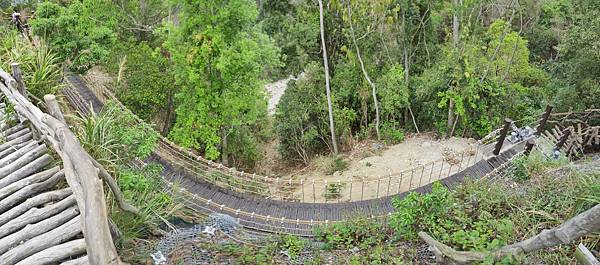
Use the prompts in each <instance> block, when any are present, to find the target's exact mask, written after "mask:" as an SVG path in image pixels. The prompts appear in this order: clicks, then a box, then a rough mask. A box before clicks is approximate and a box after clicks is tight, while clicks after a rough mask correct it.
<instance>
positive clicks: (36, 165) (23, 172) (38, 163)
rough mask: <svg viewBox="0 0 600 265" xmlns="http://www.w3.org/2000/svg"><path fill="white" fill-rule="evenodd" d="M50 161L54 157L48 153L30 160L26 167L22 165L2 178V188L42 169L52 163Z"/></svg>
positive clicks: (0, 180) (0, 182) (0, 184)
mask: <svg viewBox="0 0 600 265" xmlns="http://www.w3.org/2000/svg"><path fill="white" fill-rule="evenodd" d="M50 162H52V157H50V155H48V154H44V155H42V156H40V157H38V158H36V159H35V160H33V161H31V162H29V163H28V164H27V165H25V166H24V167H22V168H20V169H18V170H16V171H13V172H12V173H10V174H9V175H8V176H6V177H4V178H2V179H0V189H2V188H4V187H6V186H8V185H10V184H12V183H13V182H16V181H18V180H20V179H22V178H24V177H26V176H29V175H31V174H33V173H35V172H38V171H39V170H40V169H42V168H44V167H45V166H47V165H48V164H50Z"/></svg>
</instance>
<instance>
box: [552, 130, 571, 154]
mask: <svg viewBox="0 0 600 265" xmlns="http://www.w3.org/2000/svg"><path fill="white" fill-rule="evenodd" d="M569 135H571V130H570V129H569V128H565V129H564V130H563V131H562V136H561V137H560V140H558V143H556V145H555V146H554V150H560V149H561V148H562V147H563V145H565V143H566V142H567V139H569Z"/></svg>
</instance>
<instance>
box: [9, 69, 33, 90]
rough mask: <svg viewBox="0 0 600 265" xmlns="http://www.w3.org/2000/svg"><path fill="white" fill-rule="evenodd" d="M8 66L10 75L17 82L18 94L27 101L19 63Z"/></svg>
mask: <svg viewBox="0 0 600 265" xmlns="http://www.w3.org/2000/svg"><path fill="white" fill-rule="evenodd" d="M10 66H11V67H12V75H13V77H14V78H15V80H16V81H17V88H18V90H19V93H21V95H23V97H25V98H26V99H29V97H28V96H27V88H25V83H24V82H23V75H22V74H21V67H20V66H19V63H12V64H10Z"/></svg>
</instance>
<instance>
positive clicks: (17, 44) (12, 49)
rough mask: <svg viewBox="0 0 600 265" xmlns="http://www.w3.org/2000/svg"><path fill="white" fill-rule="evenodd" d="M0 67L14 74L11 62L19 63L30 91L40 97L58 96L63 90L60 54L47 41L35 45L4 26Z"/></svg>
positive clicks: (0, 31)
mask: <svg viewBox="0 0 600 265" xmlns="http://www.w3.org/2000/svg"><path fill="white" fill-rule="evenodd" d="M0 34H2V37H0V65H1V67H2V69H3V70H4V71H10V69H11V66H10V64H11V63H15V62H16V63H19V64H20V65H21V71H22V74H23V79H24V81H25V85H26V86H27V88H28V91H29V92H30V93H31V94H33V95H34V96H36V97H38V98H42V97H43V96H44V95H46V94H56V93H57V92H58V90H59V88H60V80H61V77H62V68H61V65H60V59H59V57H58V56H57V55H56V53H55V52H54V51H53V50H52V49H51V48H50V47H48V45H47V44H46V42H45V41H44V40H40V41H39V43H38V44H37V45H35V46H34V45H33V44H32V43H30V42H29V41H28V40H27V39H24V38H23V37H22V36H21V35H20V34H18V33H17V31H16V30H13V29H11V28H8V27H6V26H0Z"/></svg>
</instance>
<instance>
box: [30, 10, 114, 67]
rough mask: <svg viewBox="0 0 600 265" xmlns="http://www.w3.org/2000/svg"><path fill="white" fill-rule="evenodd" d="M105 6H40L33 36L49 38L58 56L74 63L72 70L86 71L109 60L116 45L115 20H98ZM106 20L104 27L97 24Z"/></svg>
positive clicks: (32, 27)
mask: <svg viewBox="0 0 600 265" xmlns="http://www.w3.org/2000/svg"><path fill="white" fill-rule="evenodd" d="M106 4H107V3H105V2H102V1H93V0H84V1H82V2H79V1H75V2H71V3H70V4H69V5H68V6H66V7H63V6H60V5H58V4H56V3H53V2H44V3H40V4H39V5H38V6H37V10H36V19H34V20H33V21H32V22H31V29H32V31H33V34H35V35H37V36H41V37H43V38H45V39H46V40H47V41H48V43H49V44H50V45H51V46H52V47H53V48H54V49H56V51H57V53H58V55H59V56H60V57H61V58H62V59H64V60H67V61H69V62H70V63H71V69H73V70H75V71H79V72H82V71H85V70H87V69H89V68H90V67H91V66H93V65H95V64H97V63H99V62H101V61H102V60H104V59H106V58H107V57H108V55H109V48H110V46H111V45H113V44H114V43H115V40H116V35H115V33H114V31H113V29H112V28H113V27H115V23H114V19H113V18H112V17H110V16H106V17H98V16H95V15H94V14H95V12H97V10H100V9H105V8H107V7H106ZM98 20H102V21H103V23H101V24H100V23H97V21H98Z"/></svg>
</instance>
